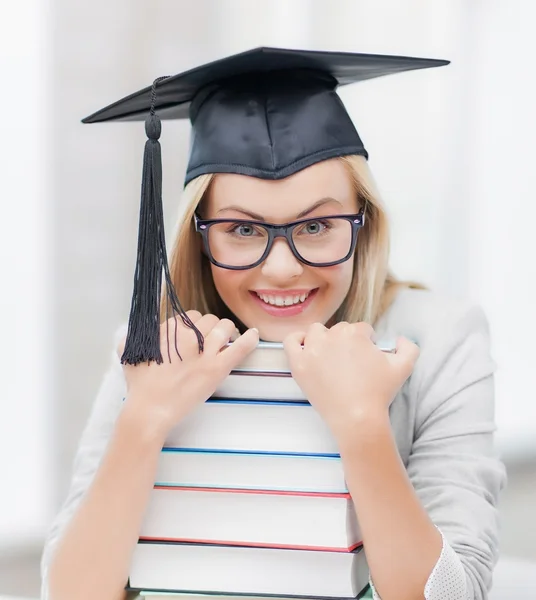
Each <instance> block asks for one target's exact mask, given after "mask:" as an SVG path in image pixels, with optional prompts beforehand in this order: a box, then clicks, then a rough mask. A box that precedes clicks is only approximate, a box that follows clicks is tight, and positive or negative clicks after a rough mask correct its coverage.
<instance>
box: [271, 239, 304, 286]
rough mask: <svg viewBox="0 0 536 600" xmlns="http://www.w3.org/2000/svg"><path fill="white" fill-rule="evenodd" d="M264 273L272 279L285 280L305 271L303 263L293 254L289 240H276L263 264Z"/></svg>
mask: <svg viewBox="0 0 536 600" xmlns="http://www.w3.org/2000/svg"><path fill="white" fill-rule="evenodd" d="M261 270H262V274H263V275H265V276H266V277H267V278H269V279H271V280H272V281H281V282H285V281H288V280H289V279H293V278H295V277H299V276H300V275H301V274H302V273H303V264H302V263H301V262H300V261H299V260H298V259H297V258H296V257H295V256H294V254H292V250H291V249H290V247H289V245H288V243H287V241H286V240H285V239H282V238H279V239H276V240H274V245H273V246H272V249H271V250H270V254H268V256H267V257H266V259H265V260H264V262H263V263H262V265H261Z"/></svg>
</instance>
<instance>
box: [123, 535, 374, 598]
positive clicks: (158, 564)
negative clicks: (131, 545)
mask: <svg viewBox="0 0 536 600" xmlns="http://www.w3.org/2000/svg"><path fill="white" fill-rule="evenodd" d="M367 585H368V566H367V562H366V557H365V554H364V552H363V550H362V549H359V550H357V551H355V552H322V551H312V550H285V549H283V550H281V549H272V548H246V547H239V546H234V547H233V546H211V545H203V544H158V543H143V542H140V543H138V544H137V545H136V547H135V549H134V553H133V557H132V567H131V571H130V587H131V588H133V589H140V590H141V589H143V590H155V591H181V590H182V591H188V592H190V593H194V594H195V593H196V592H201V593H219V594H222V593H223V594H248V595H252V596H254V595H257V594H274V595H281V596H305V597H319V596H320V597H322V596H325V597H331V598H355V597H356V596H357V595H358V593H359V592H361V591H362V590H363V589H364V588H365V587H366V586H367Z"/></svg>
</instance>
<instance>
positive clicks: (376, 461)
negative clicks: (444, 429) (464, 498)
mask: <svg viewBox="0 0 536 600" xmlns="http://www.w3.org/2000/svg"><path fill="white" fill-rule="evenodd" d="M337 438H338V440H339V446H340V451H341V457H342V460H343V464H344V469H345V475H346V480H347V485H348V489H349V491H350V494H351V496H352V499H353V501H354V505H355V509H356V512H357V515H358V519H359V524H360V527H361V531H362V536H363V542H364V547H365V549H366V550H365V551H366V554H367V560H368V563H369V568H370V573H371V578H372V581H373V582H374V586H375V588H376V590H377V591H378V594H379V595H380V596H381V598H382V600H422V599H423V598H424V593H423V592H424V587H425V585H426V582H427V580H428V578H429V576H430V574H431V572H432V570H433V568H434V566H435V564H436V562H437V560H438V559H439V556H440V554H441V549H442V539H441V534H440V533H439V531H438V530H437V529H436V527H435V526H434V524H433V523H432V522H431V520H430V518H429V517H428V515H427V514H426V511H425V510H424V508H423V507H422V505H421V503H420V501H419V499H418V497H417V495H416V493H415V491H414V489H413V486H412V485H411V482H410V480H409V478H408V476H407V473H406V470H405V468H404V465H403V463H402V461H401V459H400V455H399V453H398V449H397V447H396V443H395V440H394V437H393V434H392V431H391V427H390V423H389V416H388V414H387V412H386V413H385V414H381V415H374V416H368V417H359V418H356V419H355V420H354V421H353V422H351V423H347V424H345V425H344V429H343V430H341V431H339V432H337Z"/></svg>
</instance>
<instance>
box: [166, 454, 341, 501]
mask: <svg viewBox="0 0 536 600" xmlns="http://www.w3.org/2000/svg"><path fill="white" fill-rule="evenodd" d="M155 483H156V485H160V486H182V487H204V488H230V489H246V490H287V491H294V492H323V493H334V494H344V493H347V492H348V488H347V486H346V482H345V479H344V470H343V466H342V461H341V459H340V457H324V456H292V455H291V456H289V455H278V454H248V453H233V454H230V453H227V452H208V451H202V452H198V451H195V450H192V451H189V450H173V449H164V450H163V451H162V452H161V453H160V457H159V460H158V467H157V472H156V480H155Z"/></svg>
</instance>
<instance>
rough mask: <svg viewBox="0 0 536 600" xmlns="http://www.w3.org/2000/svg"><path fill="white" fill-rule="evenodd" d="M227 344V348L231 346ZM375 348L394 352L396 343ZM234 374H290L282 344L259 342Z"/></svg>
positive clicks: (381, 341) (388, 342) (382, 342)
mask: <svg viewBox="0 0 536 600" xmlns="http://www.w3.org/2000/svg"><path fill="white" fill-rule="evenodd" d="M231 344H232V342H229V343H228V344H227V346H229V345H231ZM376 346H377V347H378V348H379V349H380V350H382V351H383V352H395V351H396V343H395V342H394V341H393V340H387V339H386V340H378V341H377V342H376ZM233 372H235V373H255V374H264V373H267V374H274V373H279V374H283V373H287V374H290V365H289V364H288V359H287V355H286V353H285V349H284V347H283V344H282V342H263V341H260V342H259V343H258V345H257V347H256V348H255V350H254V351H253V352H251V353H250V354H248V356H246V358H245V359H244V360H243V361H242V362H241V363H240V364H239V365H238V366H237V367H236V368H235V369H233Z"/></svg>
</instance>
